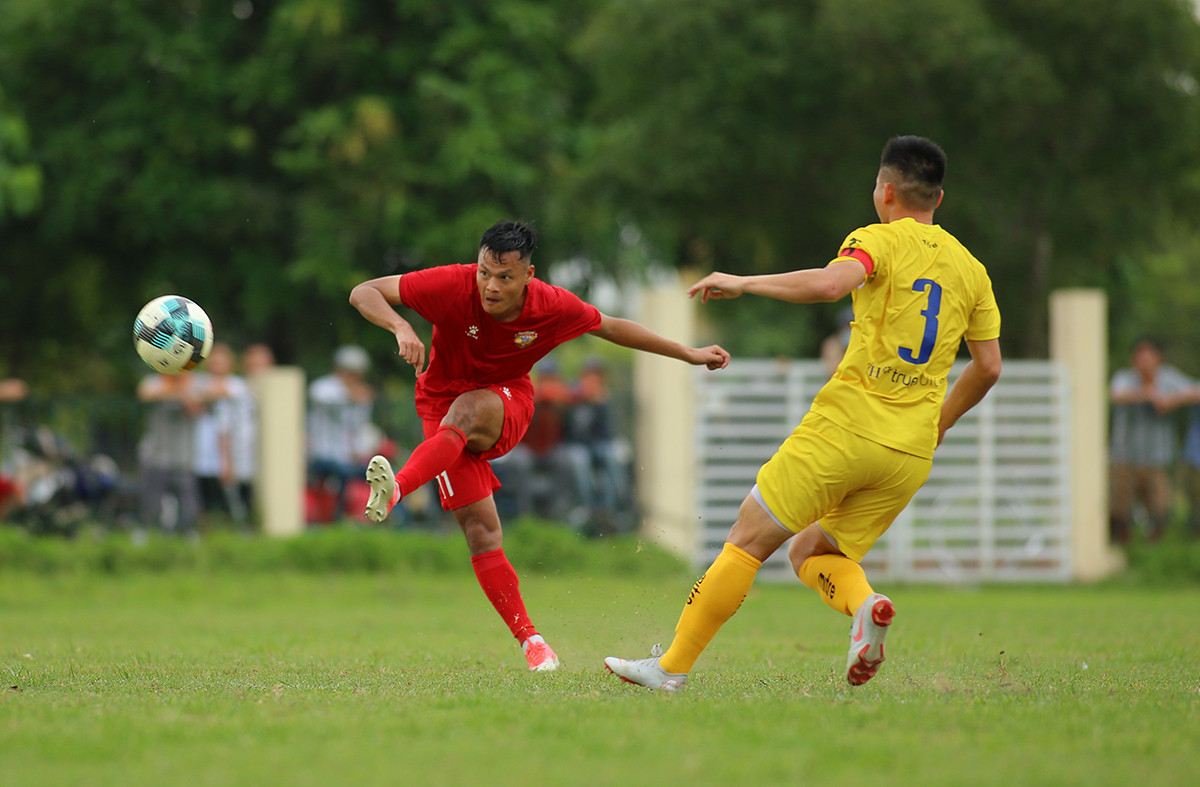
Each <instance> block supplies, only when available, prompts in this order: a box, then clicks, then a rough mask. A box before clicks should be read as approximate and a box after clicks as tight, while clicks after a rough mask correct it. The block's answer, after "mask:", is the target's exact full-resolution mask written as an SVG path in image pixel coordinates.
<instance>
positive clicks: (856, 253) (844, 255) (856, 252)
mask: <svg viewBox="0 0 1200 787" xmlns="http://www.w3.org/2000/svg"><path fill="white" fill-rule="evenodd" d="M838 259H839V260H844V259H852V260H858V261H859V262H861V263H862V264H863V267H864V268H866V269H867V275H868V276H870V275H871V274H872V273H874V272H875V260H873V259H871V255H870V254H867V253H866V252H865V251H863V250H862V249H842V250H841V251H840V252H838Z"/></svg>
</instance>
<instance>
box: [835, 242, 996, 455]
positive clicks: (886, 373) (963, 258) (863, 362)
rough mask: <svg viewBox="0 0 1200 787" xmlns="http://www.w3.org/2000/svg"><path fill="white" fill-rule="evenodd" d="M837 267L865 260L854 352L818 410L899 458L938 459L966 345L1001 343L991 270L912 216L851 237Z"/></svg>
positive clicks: (852, 333) (856, 301) (856, 307)
mask: <svg viewBox="0 0 1200 787" xmlns="http://www.w3.org/2000/svg"><path fill="white" fill-rule="evenodd" d="M841 248H842V251H841V253H840V254H839V256H838V257H837V258H835V259H834V260H833V262H837V261H838V260H843V259H848V258H849V259H858V260H859V261H861V262H863V263H864V265H867V267H868V268H869V272H868V274H867V279H866V281H865V282H863V284H862V285H861V286H860V287H859V288H858V289H857V290H855V291H854V293H853V294H852V298H853V302H854V323H853V325H852V328H851V331H850V343H849V346H848V347H847V348H846V354H845V356H844V357H843V358H842V362H841V363H840V364H839V365H838V368H837V371H836V372H834V374H833V377H832V378H831V379H830V380H829V382H828V383H826V384H825V386H824V387H823V388H822V389H821V390H820V392H819V393H818V394H817V397H816V399H815V401H814V402H813V406H812V411H813V412H815V413H817V414H819V415H822V416H824V417H825V418H828V419H829V420H830V421H833V422H834V423H836V424H838V425H840V426H842V427H843V428H845V429H848V430H849V431H851V432H853V433H855V434H857V435H860V436H862V437H865V438H867V439H868V440H872V441H874V442H877V443H880V444H882V445H885V446H889V447H891V448H895V449H896V450H898V451H903V452H905V453H909V454H913V455H914V456H919V457H924V458H927V459H928V458H932V457H933V451H934V449H935V448H936V447H937V431H938V430H937V427H938V419H939V417H940V415H941V409H942V401H943V400H944V399H945V396H946V377H947V375H948V374H949V372H950V367H951V365H952V364H953V363H954V359H955V356H956V355H957V354H958V350H959V347H960V346H961V344H962V341H963V339H968V340H971V341H986V340H988V339H996V338H998V337H999V336H1000V310H999V309H998V308H997V307H996V297H995V295H994V294H993V293H992V282H991V279H989V278H988V275H987V270H986V269H985V268H984V267H983V264H982V263H981V262H979V260H977V259H975V257H973V256H972V255H971V253H970V252H969V251H967V249H966V248H965V247H964V246H963V245H962V244H961V243H959V242H958V240H957V239H956V238H955V237H954V236H953V235H951V234H950V233H949V232H946V230H944V229H942V228H941V227H940V226H938V225H936V224H933V225H930V224H922V223H920V222H918V221H916V220H914V219H911V218H904V219H900V220H898V221H894V222H890V223H888V224H871V225H869V226H866V227H862V228H860V229H857V230H855V231H854V232H852V233H850V235H849V236H847V237H846V240H845V242H844V243H843V244H842V247H841Z"/></svg>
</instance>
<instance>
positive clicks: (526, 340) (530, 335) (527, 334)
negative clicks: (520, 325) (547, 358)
mask: <svg viewBox="0 0 1200 787" xmlns="http://www.w3.org/2000/svg"><path fill="white" fill-rule="evenodd" d="M536 339H537V331H519V332H518V333H517V335H516V336H514V337H513V343H514V344H516V345H517V346H518V347H528V346H529V345H531V344H533V342H534V341H535V340H536Z"/></svg>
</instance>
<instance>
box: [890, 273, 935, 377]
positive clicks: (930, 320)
mask: <svg viewBox="0 0 1200 787" xmlns="http://www.w3.org/2000/svg"><path fill="white" fill-rule="evenodd" d="M912 288H913V292H924V291H928V292H929V303H928V304H927V305H926V306H925V308H924V309H922V310H921V314H922V315H923V316H924V317H925V333H924V334H923V335H922V336H921V349H920V350H918V351H917V353H916V354H915V355H914V354H913V351H912V350H910V349H909V348H908V347H901V348H900V357H901V358H902V359H904V360H905V361H908V362H909V363H915V364H922V363H928V362H929V356H931V355H933V345H934V343H935V342H936V341H937V331H938V312H939V311H941V310H942V285H940V284H938V283H937V282H936V281H934V280H933V279H917V280H916V281H914V282H913V286H912Z"/></svg>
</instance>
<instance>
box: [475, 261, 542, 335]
mask: <svg viewBox="0 0 1200 787" xmlns="http://www.w3.org/2000/svg"><path fill="white" fill-rule="evenodd" d="M532 278H533V266H532V265H530V264H529V260H528V259H525V258H522V257H521V253H520V252H519V251H506V252H502V253H499V254H497V253H496V252H494V251H492V250H491V249H480V250H479V267H478V268H477V269H476V271H475V283H476V285H477V286H478V287H479V299H480V301H481V302H482V303H483V310H484V311H485V312H487V313H488V314H490V315H491V316H492V317H495V318H496V319H497V320H499V321H500V322H509V321H511V320H515V319H516V318H517V317H519V316H520V315H521V307H522V306H524V305H525V285H527V284H529V280H530V279H532Z"/></svg>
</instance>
